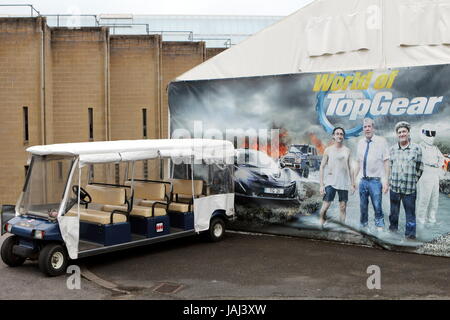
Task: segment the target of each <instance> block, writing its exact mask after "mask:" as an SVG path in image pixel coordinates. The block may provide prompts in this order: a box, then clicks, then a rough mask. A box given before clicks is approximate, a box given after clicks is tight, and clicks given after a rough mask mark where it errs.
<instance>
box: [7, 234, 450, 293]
mask: <svg viewBox="0 0 450 320" xmlns="http://www.w3.org/2000/svg"><path fill="white" fill-rule="evenodd" d="M4 239H5V236H3V237H1V238H0V242H3V240H4ZM72 264H77V265H78V266H80V267H81V272H82V275H83V278H82V279H81V289H74V290H69V289H68V287H67V282H68V280H70V279H69V274H67V275H66V276H60V277H55V278H49V277H46V276H44V275H43V274H42V273H41V272H40V271H39V268H38V266H37V263H36V262H32V261H27V262H26V263H25V264H24V265H23V266H21V267H18V268H10V267H7V266H6V265H5V264H3V263H2V262H0V288H1V290H0V299H27V300H28V299H50V300H55V299H58V300H63V299H74V300H134V299H152V300H173V299H177V300H178V299H181V300H183V299H188V300H197V299H213V300H221V299H236V300H239V299H263V300H265V299H450V259H449V258H441V257H434V256H424V255H418V254H410V253H399V252H390V251H385V250H381V249H374V248H368V247H361V246H352V245H344V244H339V243H333V242H323V241H313V240H309V239H302V238H293V237H283V236H269V235H258V234H246V233H238V232H228V233H227V235H226V238H225V239H224V240H223V241H222V242H219V243H208V242H203V241H202V240H200V239H199V238H198V237H190V238H185V239H177V240H174V241H171V242H168V243H162V244H155V245H150V246H147V247H142V248H135V249H130V250H127V251H122V252H117V253H111V254H106V255H100V256H96V257H90V258H85V259H80V260H78V261H74V262H73V263H72ZM372 265H376V266H378V267H379V268H380V270H381V281H380V282H381V289H379V290H378V289H372V290H370V289H368V287H367V281H368V278H369V277H370V276H371V274H369V273H367V269H368V267H369V266H372Z"/></svg>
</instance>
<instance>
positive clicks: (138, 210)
mask: <svg viewBox="0 0 450 320" xmlns="http://www.w3.org/2000/svg"><path fill="white" fill-rule="evenodd" d="M103 210H104V211H108V212H112V211H114V210H121V211H126V210H127V206H113V205H105V206H103ZM166 213H167V212H166V209H165V208H155V217H160V216H165V215H166ZM130 215H132V216H140V217H145V218H150V217H152V208H151V207H142V206H133V210H131V212H130Z"/></svg>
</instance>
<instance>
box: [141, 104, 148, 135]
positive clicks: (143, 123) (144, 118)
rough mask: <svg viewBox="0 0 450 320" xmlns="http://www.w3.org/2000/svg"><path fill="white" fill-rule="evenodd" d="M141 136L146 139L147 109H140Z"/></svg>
mask: <svg viewBox="0 0 450 320" xmlns="http://www.w3.org/2000/svg"><path fill="white" fill-rule="evenodd" d="M142 135H143V137H144V139H147V109H142Z"/></svg>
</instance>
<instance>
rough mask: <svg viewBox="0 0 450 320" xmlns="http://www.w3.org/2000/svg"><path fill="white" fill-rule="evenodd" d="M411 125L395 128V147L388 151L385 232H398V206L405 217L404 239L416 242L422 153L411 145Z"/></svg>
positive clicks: (403, 123)
mask: <svg viewBox="0 0 450 320" xmlns="http://www.w3.org/2000/svg"><path fill="white" fill-rule="evenodd" d="M410 131H411V125H410V124H409V123H408V122H404V121H401V122H399V123H397V124H396V125H395V132H396V134H397V137H398V143H397V144H395V145H393V146H392V147H391V148H390V163H391V176H390V178H389V186H390V198H391V214H390V216H389V222H390V225H389V230H391V231H394V232H395V231H397V230H398V216H399V212H400V202H403V208H404V209H405V215H406V226H405V236H406V238H407V239H415V238H416V190H417V181H418V180H419V178H420V176H421V175H422V172H423V162H422V149H421V148H420V146H419V145H417V144H415V143H411V139H410Z"/></svg>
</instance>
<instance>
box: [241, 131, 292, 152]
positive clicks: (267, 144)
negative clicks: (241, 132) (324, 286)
mask: <svg viewBox="0 0 450 320" xmlns="http://www.w3.org/2000/svg"><path fill="white" fill-rule="evenodd" d="M279 130H280V133H279V137H278V154H277V153H276V150H273V151H272V144H271V141H270V140H269V141H264V143H263V144H260V143H258V142H256V141H252V143H250V142H249V141H250V139H245V141H244V142H243V143H242V145H241V146H239V148H243V149H253V150H259V151H262V152H265V153H267V154H268V155H269V156H271V157H272V158H278V157H281V156H284V155H285V154H287V153H288V146H289V143H288V141H289V134H288V131H287V130H286V129H283V128H281V129H279ZM252 140H253V139H252Z"/></svg>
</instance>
